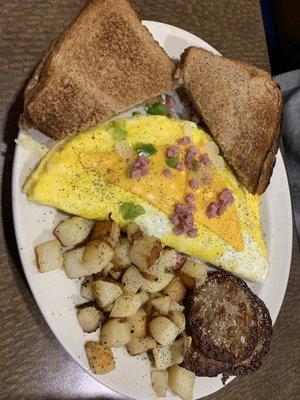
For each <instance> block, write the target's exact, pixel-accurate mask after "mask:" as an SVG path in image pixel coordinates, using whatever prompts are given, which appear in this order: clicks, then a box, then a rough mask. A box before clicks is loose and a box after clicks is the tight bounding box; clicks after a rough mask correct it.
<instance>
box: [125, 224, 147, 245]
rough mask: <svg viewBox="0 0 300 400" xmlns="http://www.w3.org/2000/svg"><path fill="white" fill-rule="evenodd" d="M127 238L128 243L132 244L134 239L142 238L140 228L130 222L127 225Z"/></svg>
mask: <svg viewBox="0 0 300 400" xmlns="http://www.w3.org/2000/svg"><path fill="white" fill-rule="evenodd" d="M127 237H128V239H129V241H130V243H133V242H134V241H135V240H136V239H139V238H141V237H143V232H142V231H141V228H140V227H139V226H138V224H136V223H135V222H130V223H129V224H128V225H127Z"/></svg>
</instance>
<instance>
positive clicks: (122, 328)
mask: <svg viewBox="0 0 300 400" xmlns="http://www.w3.org/2000/svg"><path fill="white" fill-rule="evenodd" d="M130 340H131V336H130V330H129V324H128V322H127V321H126V320H123V319H118V318H110V319H108V320H107V321H106V322H105V323H104V324H103V326H102V328H101V341H102V343H103V345H104V346H107V347H122V346H125V345H126V344H127V343H128V342H130Z"/></svg>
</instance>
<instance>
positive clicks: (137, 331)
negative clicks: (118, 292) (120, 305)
mask: <svg viewBox="0 0 300 400" xmlns="http://www.w3.org/2000/svg"><path fill="white" fill-rule="evenodd" d="M128 324H129V330H130V334H131V336H134V337H136V338H143V337H145V336H146V335H147V314H146V312H145V310H143V309H142V308H141V309H140V310H139V311H138V312H137V313H136V314H135V315H134V316H133V317H131V318H129V319H128Z"/></svg>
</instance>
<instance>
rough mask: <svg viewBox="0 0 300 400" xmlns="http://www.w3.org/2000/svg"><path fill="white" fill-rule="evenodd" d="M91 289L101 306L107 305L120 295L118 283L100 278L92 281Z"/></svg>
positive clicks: (120, 290)
mask: <svg viewBox="0 0 300 400" xmlns="http://www.w3.org/2000/svg"><path fill="white" fill-rule="evenodd" d="M92 291H93V293H94V295H95V297H96V299H97V302H98V304H99V306H100V307H101V308H104V307H106V306H108V305H109V304H111V303H112V302H114V301H115V300H116V299H117V298H118V297H119V296H121V295H122V289H121V288H120V286H119V285H116V284H115V283H111V282H106V281H102V280H99V281H95V282H94V283H92Z"/></svg>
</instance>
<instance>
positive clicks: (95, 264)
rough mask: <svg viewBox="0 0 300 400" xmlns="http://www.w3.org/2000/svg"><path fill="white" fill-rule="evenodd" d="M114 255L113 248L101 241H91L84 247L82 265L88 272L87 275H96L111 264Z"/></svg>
mask: <svg viewBox="0 0 300 400" xmlns="http://www.w3.org/2000/svg"><path fill="white" fill-rule="evenodd" d="M114 254H115V253H114V250H113V248H112V247H111V246H110V245H109V244H107V243H106V242H104V241H103V240H101V239H95V240H91V241H89V242H88V243H87V245H86V247H85V251H84V253H83V257H82V264H83V265H84V266H85V268H86V269H87V270H88V271H89V274H96V273H97V272H100V271H102V270H103V268H105V267H106V266H107V264H109V263H110V262H111V260H112V258H113V256H114Z"/></svg>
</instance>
